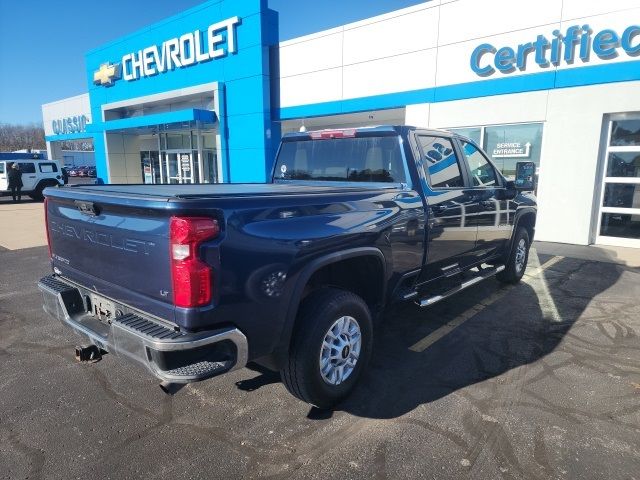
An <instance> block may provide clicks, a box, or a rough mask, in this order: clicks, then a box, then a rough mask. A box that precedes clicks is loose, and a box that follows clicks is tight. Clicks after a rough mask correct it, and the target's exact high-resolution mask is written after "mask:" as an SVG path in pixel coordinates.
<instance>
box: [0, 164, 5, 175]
mask: <svg viewBox="0 0 640 480" xmlns="http://www.w3.org/2000/svg"><path fill="white" fill-rule="evenodd" d="M0 173H4V163H2V162H0Z"/></svg>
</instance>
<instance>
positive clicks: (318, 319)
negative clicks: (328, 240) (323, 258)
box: [280, 288, 373, 409]
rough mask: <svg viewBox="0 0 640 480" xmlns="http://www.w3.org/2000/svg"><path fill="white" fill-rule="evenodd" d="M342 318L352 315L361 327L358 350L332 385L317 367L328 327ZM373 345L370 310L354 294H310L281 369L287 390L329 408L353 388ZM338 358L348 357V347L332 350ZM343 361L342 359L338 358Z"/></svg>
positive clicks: (326, 290) (329, 290)
mask: <svg viewBox="0 0 640 480" xmlns="http://www.w3.org/2000/svg"><path fill="white" fill-rule="evenodd" d="M343 317H351V318H352V319H355V321H356V322H357V326H358V327H359V329H360V334H361V336H360V338H361V344H360V353H359V356H358V357H357V360H356V361H355V365H354V366H353V367H352V370H351V371H350V372H351V373H350V374H349V375H348V376H347V377H346V379H344V381H343V382H342V383H339V384H331V383H329V381H327V380H325V378H324V377H323V375H322V373H321V369H320V356H321V351H322V346H323V342H324V339H325V336H326V335H327V334H328V332H329V328H330V327H331V326H332V325H334V323H336V321H337V320H339V319H341V318H343ZM372 346H373V327H372V321H371V313H370V312H369V308H368V307H367V304H366V303H365V302H364V301H363V300H362V298H360V297H359V296H358V295H355V294H354V293H351V292H348V291H345V290H339V289H335V288H324V289H321V290H318V291H316V292H314V293H312V294H311V295H310V296H309V297H308V298H307V299H305V301H304V302H303V305H302V307H301V309H300V312H299V315H298V318H297V319H296V325H295V328H294V332H293V337H292V339H291V345H290V348H289V358H288V359H287V361H286V363H285V366H284V368H283V369H282V370H281V371H280V375H281V377H282V381H283V383H284V385H285V386H286V387H287V390H289V392H291V394H293V395H294V396H296V397H297V398H299V399H300V400H302V401H304V402H307V403H310V404H312V405H315V406H316V407H318V408H323V409H327V408H331V407H333V406H334V405H336V404H337V403H338V402H340V401H341V400H343V399H344V398H345V397H346V396H347V395H349V393H351V391H352V390H353V388H354V387H355V385H356V383H357V382H358V379H359V378H360V376H361V375H362V372H363V371H364V370H365V369H366V367H367V364H368V363H369V358H370V357H371V349H372ZM335 351H336V352H339V353H338V355H340V358H341V359H344V358H347V359H348V358H349V356H348V355H349V353H350V352H349V348H346V355H347V357H344V354H345V349H344V348H343V349H341V350H340V349H338V348H337V349H335ZM340 361H345V360H340Z"/></svg>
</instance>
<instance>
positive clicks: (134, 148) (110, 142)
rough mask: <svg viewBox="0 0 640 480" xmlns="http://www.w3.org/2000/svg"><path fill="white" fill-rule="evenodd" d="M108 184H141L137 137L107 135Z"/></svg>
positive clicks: (116, 134)
mask: <svg viewBox="0 0 640 480" xmlns="http://www.w3.org/2000/svg"><path fill="white" fill-rule="evenodd" d="M105 136H106V147H107V148H106V150H107V158H108V159H109V162H108V165H109V183H142V166H141V164H140V140H139V136H138V135H123V134H120V133H107V134H105Z"/></svg>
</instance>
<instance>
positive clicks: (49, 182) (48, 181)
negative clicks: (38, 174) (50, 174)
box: [35, 178, 60, 190]
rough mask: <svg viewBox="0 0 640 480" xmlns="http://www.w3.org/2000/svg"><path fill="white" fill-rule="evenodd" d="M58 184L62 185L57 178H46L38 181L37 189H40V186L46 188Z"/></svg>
mask: <svg viewBox="0 0 640 480" xmlns="http://www.w3.org/2000/svg"><path fill="white" fill-rule="evenodd" d="M56 185H60V183H59V182H58V181H57V180H55V179H53V178H45V179H43V180H40V181H39V182H38V184H37V185H36V188H35V190H38V189H39V188H42V189H43V190H44V189H45V188H47V187H55V186H56Z"/></svg>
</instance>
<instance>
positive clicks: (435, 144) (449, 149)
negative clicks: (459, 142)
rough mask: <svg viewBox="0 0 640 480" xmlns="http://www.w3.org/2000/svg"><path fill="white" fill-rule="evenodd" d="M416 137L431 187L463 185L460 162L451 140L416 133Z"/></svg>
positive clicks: (456, 186)
mask: <svg viewBox="0 0 640 480" xmlns="http://www.w3.org/2000/svg"><path fill="white" fill-rule="evenodd" d="M417 138H418V143H420V147H421V148H422V156H423V159H422V160H423V168H424V169H425V174H426V177H427V178H428V180H429V184H430V185H431V187H432V188H462V187H464V180H463V178H462V171H461V169H460V162H459V160H458V157H457V155H456V151H455V149H454V148H453V144H452V143H451V140H449V139H448V138H444V137H434V136H431V135H418V136H417Z"/></svg>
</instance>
